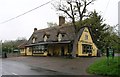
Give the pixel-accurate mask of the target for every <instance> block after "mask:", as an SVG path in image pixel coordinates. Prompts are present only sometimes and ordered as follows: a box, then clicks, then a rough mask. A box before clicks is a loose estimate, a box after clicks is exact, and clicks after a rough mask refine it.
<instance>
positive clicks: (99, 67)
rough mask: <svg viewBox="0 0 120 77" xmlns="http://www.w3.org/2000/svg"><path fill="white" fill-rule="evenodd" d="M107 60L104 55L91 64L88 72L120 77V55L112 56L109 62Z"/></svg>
mask: <svg viewBox="0 0 120 77" xmlns="http://www.w3.org/2000/svg"><path fill="white" fill-rule="evenodd" d="M107 61H108V59H107V57H102V58H101V59H100V60H97V61H95V62H94V63H93V64H92V65H90V66H89V67H88V69H87V72H88V73H91V74H96V75H104V76H113V77H120V74H119V72H120V57H114V59H112V58H111V57H110V58H109V64H108V62H107Z"/></svg>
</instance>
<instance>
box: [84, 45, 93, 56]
mask: <svg viewBox="0 0 120 77" xmlns="http://www.w3.org/2000/svg"><path fill="white" fill-rule="evenodd" d="M82 49H83V52H82V53H83V54H87V53H92V46H91V45H87V44H83V45H82Z"/></svg>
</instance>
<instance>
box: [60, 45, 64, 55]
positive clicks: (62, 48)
mask: <svg viewBox="0 0 120 77" xmlns="http://www.w3.org/2000/svg"><path fill="white" fill-rule="evenodd" d="M64 55H65V54H64V47H63V46H62V47H61V56H64Z"/></svg>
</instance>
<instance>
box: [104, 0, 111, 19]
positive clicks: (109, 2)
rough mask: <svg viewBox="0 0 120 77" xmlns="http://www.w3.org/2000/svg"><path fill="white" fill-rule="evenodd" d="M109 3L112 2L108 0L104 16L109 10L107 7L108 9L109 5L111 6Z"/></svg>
mask: <svg viewBox="0 0 120 77" xmlns="http://www.w3.org/2000/svg"><path fill="white" fill-rule="evenodd" d="M109 3H110V0H109V1H108V3H107V5H106V8H105V10H104V14H103V16H104V17H105V14H106V12H107V9H108V6H109Z"/></svg>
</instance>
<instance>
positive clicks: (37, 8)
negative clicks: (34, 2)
mask: <svg viewBox="0 0 120 77" xmlns="http://www.w3.org/2000/svg"><path fill="white" fill-rule="evenodd" d="M52 1H54V0H50V1H48V2H46V3H44V4H42V5H40V6H37V7H35V8H33V9H31V10H29V11H26V12H24V13H22V14H20V15H18V16H16V17H13V18H10V19H8V20H6V21H3V22H1V23H0V24H4V23H7V22H9V21H11V20H14V19H16V18H18V17H21V16H23V15H25V14H27V13H29V12H32V11H34V10H36V9H38V8H40V7H42V6H45V5H47V4H49V3H51V2H52Z"/></svg>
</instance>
